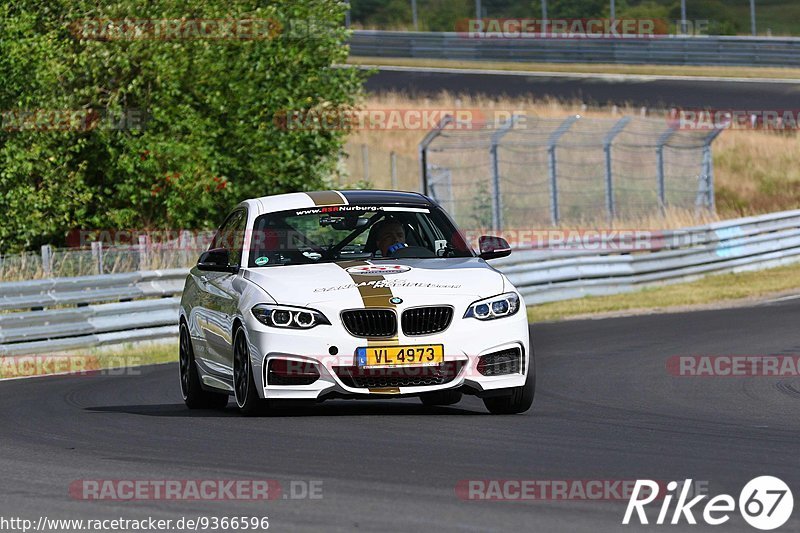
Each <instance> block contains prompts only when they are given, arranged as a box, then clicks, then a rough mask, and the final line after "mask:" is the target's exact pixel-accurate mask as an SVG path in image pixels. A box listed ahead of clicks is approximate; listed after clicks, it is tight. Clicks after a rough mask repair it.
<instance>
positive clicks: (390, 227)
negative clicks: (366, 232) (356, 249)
mask: <svg viewBox="0 0 800 533" xmlns="http://www.w3.org/2000/svg"><path fill="white" fill-rule="evenodd" d="M378 224H379V225H378V227H377V228H376V235H377V238H376V241H375V242H376V244H377V248H378V250H380V251H381V256H383V257H390V256H391V255H392V254H393V253H394V252H396V251H397V250H399V249H400V248H405V247H407V246H408V245H407V244H406V231H405V229H403V224H402V223H400V222H399V221H397V220H383V221H381V222H379V223H378Z"/></svg>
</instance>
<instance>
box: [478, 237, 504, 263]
mask: <svg viewBox="0 0 800 533" xmlns="http://www.w3.org/2000/svg"><path fill="white" fill-rule="evenodd" d="M478 246H479V247H480V249H481V254H480V256H481V258H483V259H485V260H487V261H488V260H489V259H497V258H498V257H505V256H507V255H511V246H509V245H508V241H506V240H505V239H504V238H502V237H493V236H491V235H484V236H483V237H481V238H480V239H478Z"/></svg>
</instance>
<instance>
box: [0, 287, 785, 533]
mask: <svg viewBox="0 0 800 533" xmlns="http://www.w3.org/2000/svg"><path fill="white" fill-rule="evenodd" d="M798 316H800V300H790V301H782V302H779V303H770V304H762V305H760V306H757V307H752V308H738V309H729V310H715V311H702V312H693V313H683V314H668V315H649V316H639V317H626V318H613V319H603V320H585V321H571V322H561V323H548V324H539V325H535V326H533V327H532V335H533V340H534V343H535V347H536V351H537V362H538V389H537V397H536V401H535V403H534V408H533V410H532V411H531V412H529V413H528V414H525V415H516V416H492V415H489V414H488V413H487V412H486V410H485V409H484V407H483V405H482V403H481V402H480V401H479V400H476V399H474V398H466V399H465V400H464V401H463V402H462V403H460V404H458V405H457V406H454V407H440V408H430V409H426V408H423V407H422V406H421V405H420V404H419V403H418V402H417V401H416V400H414V399H409V400H384V401H369V402H363V401H362V402H357V401H331V402H328V403H323V404H320V405H316V406H312V407H307V408H292V409H287V410H283V411H280V412H278V413H276V414H274V415H272V416H266V417H261V418H242V417H240V416H238V415H237V414H236V413H235V412H234V409H233V408H232V407H231V406H230V405H229V407H228V408H227V409H226V410H224V411H210V412H198V411H189V410H187V409H186V408H185V407H184V406H183V404H182V402H181V400H180V396H179V391H178V380H177V368H176V365H175V364H168V365H160V366H151V367H144V368H142V369H140V370H139V373H138V375H128V376H92V377H86V376H71V377H58V376H56V377H46V378H38V379H25V380H14V381H7V382H3V383H0V398H2V400H0V401H2V404H1V405H2V409H1V410H0V453H1V454H2V457H1V458H0V461H2V488H1V489H0V516H3V517H30V518H31V519H34V520H35V519H37V518H38V517H39V516H41V515H45V516H47V517H49V518H84V519H86V518H95V519H97V518H117V517H123V518H145V517H148V516H154V517H160V518H171V519H177V518H180V517H181V516H232V515H247V516H262V515H266V516H269V521H270V530H275V531H295V530H304V531H326V532H327V531H353V530H358V531H386V530H389V531H416V532H421V531H543V532H550V531H587V532H589V531H592V532H596V531H638V530H644V531H653V530H654V529H658V530H659V531H705V530H708V529H714V530H715V531H726V532H727V531H756V530H754V529H752V528H751V527H750V526H749V525H747V524H746V523H745V522H744V520H743V519H742V518H741V516H740V515H738V514H737V513H733V514H732V518H731V521H730V522H729V523H727V524H725V525H724V526H717V527H716V528H710V527H707V526H700V525H698V526H687V525H686V524H685V522H683V523H682V525H679V526H670V525H667V526H660V527H659V526H653V525H652V524H651V525H650V526H648V527H644V526H635V527H634V526H622V525H620V522H621V520H622V516H623V513H624V509H625V502H619V501H617V502H614V501H599V502H598V501H594V502H589V501H571V502H565V501H537V502H531V501H528V502H491V501H463V500H461V499H459V498H457V497H456V495H455V491H454V487H455V485H456V483H457V482H458V481H459V480H464V479H539V480H548V479H549V480H568V479H582V480H588V479H636V478H652V479H658V480H673V479H678V480H682V479H685V478H692V479H694V480H702V481H706V482H708V488H709V491H710V493H711V494H712V495H715V494H721V493H727V494H732V495H734V497H735V498H738V494H739V492H740V490H741V488H742V487H743V486H744V484H745V483H746V482H747V481H748V480H750V479H751V478H753V477H756V476H760V475H767V474H769V475H776V476H778V477H780V478H782V479H783V480H784V481H785V482H787V483H788V484H789V486H790V487H792V488H793V489H794V494H795V500H796V501H797V500H798V499H799V498H800V438H798V437H800V418H799V417H798V416H797V413H798V408H800V380H798V379H797V378H780V379H779V378H767V377H757V378H756V377H753V378H708V377H706V378H685V377H684V378H678V377H673V376H670V375H669V374H668V373H667V372H666V370H665V361H666V359H667V358H668V357H669V356H672V355H684V354H797V353H799V352H800V328H798V325H797V323H798ZM128 478H132V479H207V478H211V479H275V480H278V481H280V482H281V483H282V484H283V486H284V488H285V487H286V486H287V485H288V483H289V481H291V480H321V481H322V482H323V485H322V487H323V492H322V494H323V497H322V498H321V499H315V500H309V499H299V500H291V499H286V500H284V499H280V500H276V501H268V502H249V501H224V502H186V501H183V502H175V501H143V502H142V501H140V502H111V501H82V500H77V499H73V498H71V497H70V496H69V495H68V486H69V485H70V483H71V482H72V481H74V480H78V479H128ZM657 511H658V509H657V508H656V509H655V510H654V511H653V514H652V515H651V520H652V519H654V518H655V513H657ZM698 514H701V513H696V515H698ZM798 530H800V514H798V511H797V510H795V513H794V516H793V517H792V518H791V519H790V521H789V522H788V523H787V524H786V525H785V526H784V527H783V528H782V529H780V530H779V531H798Z"/></svg>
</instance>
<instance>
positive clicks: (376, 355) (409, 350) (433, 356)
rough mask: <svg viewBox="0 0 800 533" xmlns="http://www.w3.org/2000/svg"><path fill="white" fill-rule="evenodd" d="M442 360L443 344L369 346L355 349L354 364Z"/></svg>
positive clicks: (392, 364)
mask: <svg viewBox="0 0 800 533" xmlns="http://www.w3.org/2000/svg"><path fill="white" fill-rule="evenodd" d="M443 362H444V345H443V344H421V345H418V346H369V347H366V348H358V349H356V364H357V365H358V366H359V367H362V368H387V367H397V366H431V365H438V364H441V363H443Z"/></svg>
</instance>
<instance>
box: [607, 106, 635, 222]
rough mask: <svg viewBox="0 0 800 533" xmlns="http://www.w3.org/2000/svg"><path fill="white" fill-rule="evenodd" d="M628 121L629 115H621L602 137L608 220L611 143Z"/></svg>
mask: <svg viewBox="0 0 800 533" xmlns="http://www.w3.org/2000/svg"><path fill="white" fill-rule="evenodd" d="M630 121H631V117H622V118H621V119H619V120H618V121H617V122H616V123H615V124H614V126H613V127H612V128H611V129H610V130H609V132H608V133H607V134H606V136H605V138H604V139H603V151H604V152H605V154H606V210H607V211H608V220H609V222H610V221H612V220H613V219H614V179H613V175H612V170H611V143H613V142H614V137H616V136H617V135H619V133H620V132H621V131H622V130H623V129H625V126H626V125H627V124H628V122H630Z"/></svg>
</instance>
